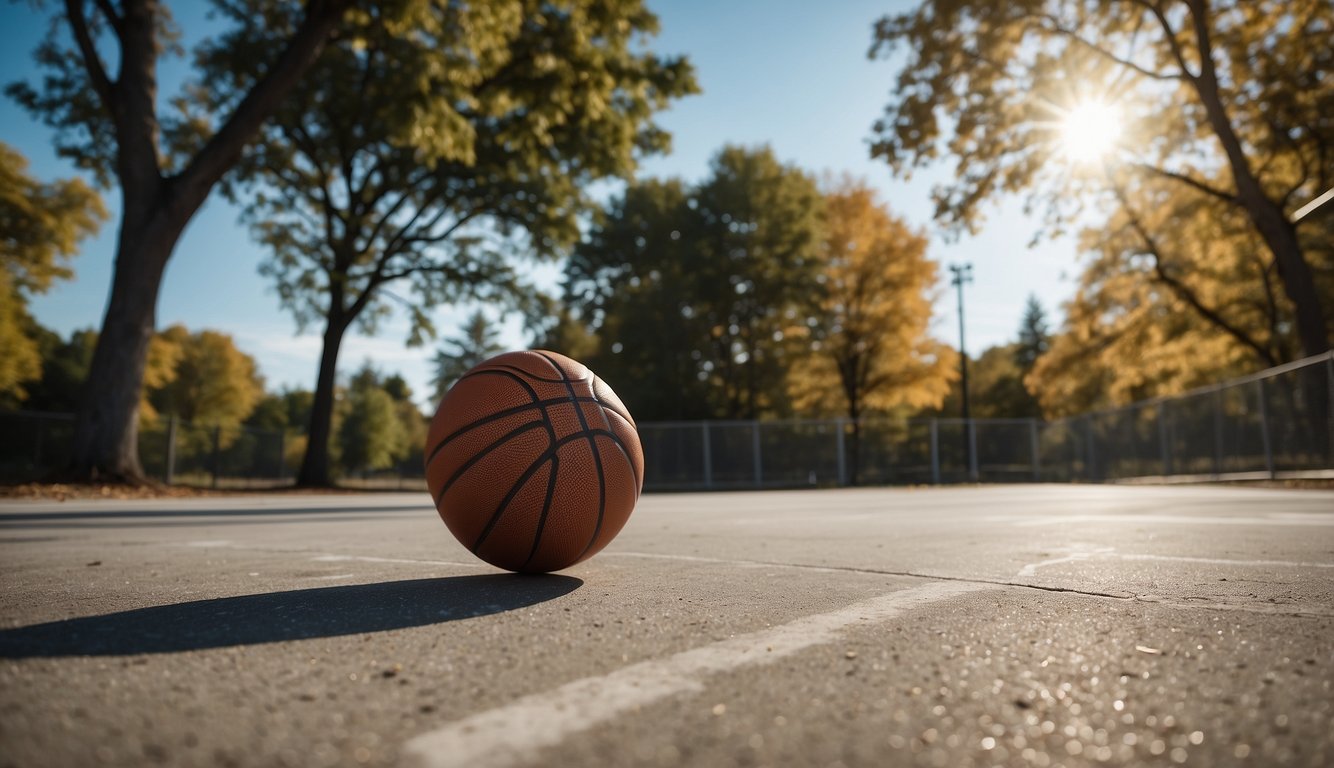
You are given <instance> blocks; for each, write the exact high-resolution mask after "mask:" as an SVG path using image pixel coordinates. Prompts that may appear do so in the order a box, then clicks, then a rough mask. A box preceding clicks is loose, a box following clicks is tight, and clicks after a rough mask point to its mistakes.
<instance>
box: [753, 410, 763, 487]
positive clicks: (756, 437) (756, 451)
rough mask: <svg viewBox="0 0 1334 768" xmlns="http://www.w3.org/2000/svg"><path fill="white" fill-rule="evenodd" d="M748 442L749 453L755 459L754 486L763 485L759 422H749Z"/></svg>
mask: <svg viewBox="0 0 1334 768" xmlns="http://www.w3.org/2000/svg"><path fill="white" fill-rule="evenodd" d="M750 444H751V453H752V454H753V456H754V459H755V487H756V488H762V487H763V486H764V461H763V459H761V458H760V422H759V421H752V422H751V423H750Z"/></svg>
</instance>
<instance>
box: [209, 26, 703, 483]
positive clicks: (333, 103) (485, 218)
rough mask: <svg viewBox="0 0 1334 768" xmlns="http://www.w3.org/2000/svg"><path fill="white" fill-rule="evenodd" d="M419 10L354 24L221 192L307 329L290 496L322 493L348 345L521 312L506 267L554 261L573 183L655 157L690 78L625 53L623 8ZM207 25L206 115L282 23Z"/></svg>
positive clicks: (243, 80)
mask: <svg viewBox="0 0 1334 768" xmlns="http://www.w3.org/2000/svg"><path fill="white" fill-rule="evenodd" d="M425 6H426V7H427V9H428V12H423V13H418V14H413V15H411V18H410V20H405V19H403V18H401V17H399V16H397V15H396V14H395V13H393V12H392V11H391V10H386V9H381V8H379V7H377V6H370V7H367V8H365V9H363V11H362V12H360V13H358V14H357V15H356V16H355V20H354V23H353V24H352V25H351V27H350V29H349V30H347V31H346V32H345V34H344V35H343V36H342V37H341V38H340V39H339V40H338V41H336V42H335V44H333V45H330V46H329V47H328V48H327V49H325V51H324V54H323V55H322V56H321V58H320V59H319V61H318V62H317V63H316V64H315V66H314V68H313V70H312V73H311V76H310V78H309V80H308V87H306V88H303V89H302V90H301V91H300V93H298V94H296V95H295V96H294V97H293V98H292V99H289V100H288V101H287V102H286V103H285V104H284V105H283V106H282V107H281V108H280V109H279V111H278V112H277V114H276V116H275V119H274V120H273V122H272V123H271V125H270V126H268V127H267V128H265V129H264V131H263V134H262V136H261V141H259V142H258V143H257V144H256V146H255V148H254V149H253V151H252V152H250V153H249V154H248V156H247V158H246V160H245V161H244V162H243V163H242V164H241V165H240V166H238V172H237V174H236V175H235V176H234V177H233V178H232V181H231V184H232V186H231V187H230V189H231V190H232V191H233V192H235V193H237V194H238V199H239V200H240V201H241V202H242V203H243V205H244V206H245V210H246V214H245V216H246V220H247V221H248V222H249V223H250V225H251V228H252V231H253V232H254V234H255V236H256V237H257V239H259V240H260V241H261V242H262V243H263V244H264V245H266V246H267V247H268V248H269V249H270V250H271V251H272V258H271V259H270V260H269V261H268V262H267V263H266V264H265V266H264V267H263V271H264V272H265V273H266V274H267V275H269V276H270V277H271V278H273V280H274V282H275V284H276V285H277V287H278V292H279V296H280V298H281V300H282V302H283V304H284V306H285V307H286V308H288V309H289V310H291V311H292V312H293V314H294V315H295V317H296V319H297V321H298V324H301V325H304V324H306V323H312V322H319V323H322V324H323V326H324V358H325V359H324V360H323V361H322V363H321V370H320V373H319V376H318V378H317V382H316V387H315V406H314V411H313V419H315V422H313V423H312V426H311V429H310V437H311V439H310V446H309V450H308V455H307V462H306V464H304V465H303V469H302V472H301V482H303V483H307V484H323V483H325V482H327V481H328V477H327V475H328V472H327V466H328V461H327V457H326V456H324V455H323V450H324V449H323V446H324V445H325V444H326V443H327V437H328V425H329V419H330V418H331V415H330V414H331V413H332V407H333V394H332V393H333V386H334V384H333V382H334V377H335V375H336V364H337V356H338V351H339V344H340V343H341V340H342V337H343V335H344V334H345V332H346V331H347V329H348V328H349V327H350V326H351V325H352V324H354V323H356V324H358V325H359V326H360V327H361V328H362V329H363V330H364V331H373V330H374V329H375V327H376V324H377V321H378V320H380V319H382V318H383V317H384V316H385V315H386V314H388V313H389V312H390V311H392V307H393V306H398V307H402V308H405V309H406V310H407V312H408V315H409V317H410V319H411V324H412V327H411V333H410V339H409V341H410V342H412V343H418V342H421V341H423V340H424V339H425V338H426V337H428V336H431V335H433V334H434V328H433V325H432V312H431V310H432V309H433V308H434V307H436V306H438V305H440V304H449V303H455V302H459V301H463V300H472V299H481V300H485V301H488V302H491V303H495V304H509V305H511V306H521V305H523V304H524V303H526V302H528V301H529V300H530V299H531V294H532V291H531V289H530V288H529V287H528V286H527V285H526V284H525V282H524V280H523V279H522V277H521V274H520V272H521V270H519V269H518V267H517V265H520V264H522V263H523V262H524V261H526V260H528V259H531V258H534V257H537V258H541V257H545V256H553V255H555V254H557V253H560V252H563V251H564V250H565V249H568V248H569V247H570V246H571V245H572V244H573V242H574V241H575V240H576V239H577V238H578V235H579V228H578V220H579V217H580V216H581V215H583V214H584V213H585V212H586V211H587V210H589V208H590V206H591V200H590V199H589V198H588V196H587V193H586V191H585V188H586V187H587V186H588V184H590V183H591V182H593V181H595V180H598V179H602V178H606V177H614V176H625V175H629V174H630V173H632V172H633V170H634V168H635V164H636V162H637V159H638V158H639V157H640V156H641V155H643V154H645V153H651V152H657V151H661V150H664V149H666V147H667V141H668V137H667V135H666V134H665V133H664V132H663V131H662V130H661V129H659V128H658V127H657V126H656V125H654V123H653V122H652V118H653V115H654V113H655V112H657V111H658V110H660V109H662V108H663V107H665V106H666V105H667V104H668V103H669V101H670V100H671V99H673V98H676V97H679V96H683V95H685V94H688V93H691V92H693V91H694V89H695V86H694V79H693V75H692V71H691V68H690V66H689V64H688V63H687V62H685V61H684V60H683V59H679V58H664V57H660V56H658V55H656V54H654V53H652V52H650V51H648V50H647V49H645V48H644V47H643V46H641V45H638V44H637V43H636V41H637V40H640V39H642V38H643V37H645V36H647V35H651V34H653V33H654V32H655V31H656V29H657V19H656V17H654V16H653V15H652V14H651V13H650V12H649V11H648V10H647V9H646V8H645V7H644V6H643V4H642V3H640V2H626V1H624V0H578V1H577V2H570V3H562V4H550V3H545V2H539V1H538V0H491V1H490V2H480V3H470V4H466V5H464V4H456V3H443V2H441V3H435V2H432V3H426V4H425ZM224 11H225V13H226V14H227V15H228V16H229V17H230V18H232V19H233V20H235V22H236V26H235V28H234V29H235V31H234V32H232V33H230V34H228V35H225V36H223V37H222V38H220V39H219V40H218V41H217V42H216V43H215V44H211V45H209V46H206V47H204V48H203V49H202V51H201V54H200V58H199V62H200V70H201V72H203V73H205V74H204V79H203V81H202V82H201V83H200V84H199V85H198V86H197V88H196V90H198V91H199V92H207V93H209V94H211V95H212V98H213V99H214V100H215V101H216V103H215V104H213V105H211V108H213V109H215V110H216V109H222V108H225V107H226V106H227V105H228V104H229V103H230V101H231V100H233V99H235V98H238V97H239V95H241V94H244V93H246V92H247V91H248V89H249V88H250V87H251V83H252V82H254V81H255V80H256V78H258V77H259V76H260V74H261V73H262V71H263V69H262V62H263V61H264V60H265V56H266V51H268V50H270V49H271V47H272V45H273V42H274V39H275V38H281V37H282V36H283V35H285V34H287V33H288V30H289V29H290V28H291V27H292V26H293V25H294V24H295V22H296V19H295V18H294V16H293V14H292V12H291V9H288V8H285V7H282V8H276V9H275V8H273V7H271V4H269V3H267V2H264V0H244V1H241V0H238V2H235V3H232V4H229V5H227V6H226V7H225V8H224ZM204 83H207V88H205V86H204ZM370 114H373V115H375V116H376V117H375V119H374V120H367V119H365V116H366V115H370ZM242 192H244V193H245V194H244V196H240V193H242ZM391 284H401V285H402V286H403V287H405V288H406V289H408V290H409V291H410V292H411V294H410V295H408V294H406V293H404V292H401V291H400V292H393V291H391V290H390V289H389V286H391Z"/></svg>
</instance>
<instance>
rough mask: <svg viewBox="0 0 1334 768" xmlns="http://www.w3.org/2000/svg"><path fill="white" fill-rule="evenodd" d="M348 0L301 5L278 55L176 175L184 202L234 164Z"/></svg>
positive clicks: (195, 199) (196, 200) (197, 200)
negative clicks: (297, 22) (297, 23)
mask: <svg viewBox="0 0 1334 768" xmlns="http://www.w3.org/2000/svg"><path fill="white" fill-rule="evenodd" d="M350 4H351V0H311V1H310V2H309V3H308V4H307V5H306V11H305V15H304V17H303V18H302V20H301V25H300V26H299V27H297V30H296V32H295V33H294V34H293V35H292V37H291V39H290V40H289V41H288V44H287V47H286V48H284V49H283V52H282V53H281V54H280V55H279V56H278V60H277V61H276V62H274V64H273V66H272V67H271V68H270V69H269V71H268V72H267V73H265V75H264V76H263V77H262V78H260V80H259V82H257V83H255V85H254V86H253V87H251V89H250V91H249V92H248V93H246V95H245V98H243V99H241V103H240V104H237V105H236V108H235V109H234V110H233V111H232V113H231V115H230V116H228V117H227V119H226V120H225V121H224V122H223V124H222V127H221V128H220V129H219V130H218V132H217V133H215V134H213V137H212V138H210V139H209V141H208V143H207V144H205V145H204V147H203V148H202V149H200V150H199V152H197V153H196V154H195V156H194V157H193V158H191V159H190V162H189V163H188V164H187V165H186V166H185V168H184V169H182V170H181V172H180V173H179V174H178V175H177V179H178V180H179V182H180V184H179V186H180V190H181V194H182V196H183V197H184V198H185V199H184V200H183V201H182V203H183V204H184V207H186V208H189V209H191V210H193V208H196V207H198V205H199V204H201V203H202V202H203V200H204V198H205V197H207V195H208V192H209V190H210V189H212V187H213V185H214V184H215V183H216V182H217V181H218V179H220V178H222V175H223V174H224V173H226V172H227V169H229V168H231V167H232V165H234V164H235V163H236V160H237V158H238V157H240V155H241V150H242V149H244V148H245V145H246V144H247V143H248V142H249V141H250V140H251V139H252V138H254V136H255V134H256V133H257V132H258V131H259V128H260V125H261V124H262V123H263V122H264V120H266V119H267V118H268V117H269V116H270V115H271V114H273V111H274V110H275V109H276V108H277V106H278V104H279V102H281V101H282V99H283V97H285V96H286V95H287V94H288V93H289V92H290V91H291V90H292V89H293V88H294V87H295V86H296V84H297V82H298V81H300V79H301V77H302V76H303V75H304V74H305V73H306V71H307V70H308V69H310V66H311V65H312V64H314V63H315V60H316V59H317V58H318V57H319V55H320V52H321V51H322V50H323V49H324V45H325V43H326V41H327V40H328V38H329V34H330V32H331V31H332V30H333V28H334V25H335V24H337V23H338V21H339V20H340V19H341V18H342V15H343V11H344V10H346V8H347V7H348V6H349V5H350ZM192 204H193V205H192Z"/></svg>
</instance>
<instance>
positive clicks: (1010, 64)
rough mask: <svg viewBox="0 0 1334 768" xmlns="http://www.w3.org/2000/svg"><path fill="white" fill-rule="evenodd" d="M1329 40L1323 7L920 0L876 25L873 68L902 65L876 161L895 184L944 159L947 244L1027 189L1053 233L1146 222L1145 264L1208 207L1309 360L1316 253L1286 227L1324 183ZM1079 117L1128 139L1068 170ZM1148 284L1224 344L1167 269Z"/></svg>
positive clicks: (1313, 233) (1131, 0)
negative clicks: (1244, 234)
mask: <svg viewBox="0 0 1334 768" xmlns="http://www.w3.org/2000/svg"><path fill="white" fill-rule="evenodd" d="M1332 30H1334V6H1331V5H1330V4H1329V3H1328V2H1326V1H1325V0H1293V1H1292V2H1287V1H1280V0H1259V1H1258V2H1250V1H1249V0H1248V1H1247V2H1241V1H1240V0H1216V1H1215V2H1206V0H1152V1H1148V0H1021V1H1020V2H1011V3H991V2H956V1H955V0H925V2H922V3H920V4H919V5H917V6H916V7H915V8H914V9H912V10H910V11H908V12H906V13H903V14H899V15H897V16H891V17H886V18H884V19H882V20H881V21H880V22H879V23H878V24H877V26H876V29H875V43H874V45H873V48H872V55H875V56H879V55H888V54H890V53H892V52H894V51H900V50H903V51H906V52H907V60H906V61H907V63H906V65H905V66H904V67H903V68H902V69H901V70H900V72H899V74H898V78H897V81H896V83H895V86H894V89H893V94H892V100H891V103H890V104H889V106H888V108H887V110H886V113H885V116H884V117H883V118H882V119H881V120H880V121H879V122H878V123H877V124H876V126H875V136H874V143H873V153H874V154H875V156H877V157H880V158H883V159H884V160H885V161H886V162H888V163H889V164H890V165H891V167H893V168H894V169H896V170H897V171H900V172H905V173H906V172H910V171H911V170H912V169H913V168H916V167H919V166H922V165H925V164H928V163H932V162H935V161H937V160H939V159H942V158H946V157H947V158H949V159H950V160H951V162H952V163H953V170H954V173H953V177H952V179H951V180H950V181H948V182H946V183H945V184H942V185H941V186H940V187H939V188H938V189H937V191H936V194H935V201H936V216H937V219H938V220H940V221H941V222H942V223H944V224H945V225H946V226H947V227H949V228H951V229H953V230H954V231H959V230H966V229H970V228H973V227H974V226H975V225H976V224H977V222H978V221H979V219H980V218H981V216H982V211H983V208H984V204H985V203H986V202H987V201H989V200H991V199H994V198H996V197H997V196H999V195H1002V194H1006V193H1017V192H1026V193H1027V196H1028V202H1029V205H1030V207H1032V208H1034V209H1040V210H1043V211H1045V215H1046V219H1047V222H1048V223H1049V224H1050V225H1051V228H1052V229H1060V228H1061V227H1063V226H1067V225H1069V224H1070V223H1071V222H1073V221H1076V220H1077V216H1078V215H1079V214H1080V213H1081V212H1082V211H1083V210H1084V209H1085V206H1089V205H1090V204H1092V205H1091V207H1090V208H1088V213H1087V215H1090V216H1094V215H1096V212H1095V211H1096V210H1112V211H1115V212H1118V214H1117V215H1120V216H1122V217H1132V216H1133V217H1136V218H1138V219H1139V220H1140V222H1141V223H1143V224H1145V225H1146V227H1145V229H1144V231H1142V232H1136V233H1135V236H1136V238H1137V240H1138V241H1139V244H1138V246H1137V248H1138V249H1139V250H1140V251H1141V252H1143V251H1146V250H1149V249H1151V248H1153V247H1154V246H1153V243H1158V244H1159V247H1160V248H1163V249H1172V248H1177V247H1184V246H1186V245H1187V244H1184V243H1181V242H1175V241H1179V240H1180V239H1181V236H1180V234H1179V232H1178V231H1177V230H1176V229H1175V228H1174V222H1175V221H1176V220H1177V219H1178V218H1185V219H1189V218H1191V217H1192V216H1193V215H1194V214H1193V211H1195V210H1196V209H1198V208H1199V207H1200V206H1201V205H1206V204H1207V205H1209V206H1211V207H1212V209H1213V212H1214V213H1213V216H1214V218H1213V219H1212V221H1213V222H1214V226H1213V229H1215V230H1217V231H1227V232H1234V231H1236V230H1237V229H1239V228H1244V229H1245V230H1247V231H1248V232H1249V234H1250V236H1251V238H1252V239H1251V243H1250V246H1251V247H1252V248H1254V249H1256V250H1255V252H1256V253H1260V254H1263V255H1262V256H1261V261H1262V265H1261V266H1262V267H1263V270H1262V271H1263V273H1265V274H1267V275H1269V276H1270V277H1269V278H1268V279H1267V283H1265V284H1262V281H1261V280H1260V279H1259V278H1258V277H1257V275H1256V274H1255V273H1253V272H1252V273H1249V274H1247V275H1246V276H1245V277H1246V279H1247V281H1248V286H1249V289H1250V290H1251V291H1252V294H1253V296H1256V295H1259V294H1261V293H1262V292H1263V291H1264V290H1267V289H1268V290H1276V291H1277V292H1278V293H1279V294H1280V295H1281V297H1282V301H1283V302H1286V303H1287V304H1289V305H1290V307H1291V324H1290V326H1288V327H1287V328H1286V329H1285V333H1286V334H1288V335H1290V336H1291V341H1289V342H1285V344H1286V345H1287V346H1288V347H1289V348H1291V349H1295V350H1300V351H1301V352H1303V353H1305V354H1315V353H1317V352H1321V351H1323V350H1325V349H1328V348H1329V339H1330V326H1329V322H1330V320H1331V316H1330V312H1331V308H1330V307H1329V306H1328V300H1329V296H1330V295H1332V294H1331V292H1330V290H1329V280H1330V278H1329V275H1328V272H1327V271H1324V270H1323V269H1322V266H1321V259H1322V258H1323V257H1321V256H1318V255H1317V252H1320V251H1322V250H1323V251H1324V252H1327V249H1328V246H1327V245H1323V244H1321V242H1320V241H1321V231H1322V228H1320V227H1317V226H1314V225H1313V224H1312V223H1310V222H1307V221H1298V220H1297V218H1296V216H1295V212H1296V210H1297V209H1298V208H1299V207H1300V206H1301V205H1302V204H1304V203H1305V202H1306V201H1308V200H1310V199H1312V198H1314V197H1315V196H1316V195H1318V194H1320V193H1321V192H1323V191H1324V190H1326V189H1328V188H1329V187H1330V186H1332V185H1334V109H1331V106H1334V78H1332V77H1331V76H1330V75H1331V71H1332V70H1334V55H1332V54H1331V53H1330V51H1331V50H1334V45H1330V44H1329V43H1330V41H1331V40H1332V39H1334V31H1332ZM1321 42H1323V43H1324V44H1323V45H1322V44H1320V43H1321ZM1090 103H1098V104H1101V105H1102V108H1103V111H1104V112H1105V113H1106V114H1108V115H1113V116H1115V115H1119V116H1120V117H1119V120H1120V121H1121V122H1122V123H1123V126H1122V128H1123V130H1122V133H1123V139H1122V141H1121V142H1120V143H1119V145H1118V146H1116V147H1115V148H1113V150H1112V151H1111V153H1110V154H1108V155H1107V156H1105V157H1103V158H1101V159H1100V160H1099V161H1097V162H1087V163H1083V164H1079V163H1074V162H1071V161H1070V160H1068V159H1066V158H1062V157H1061V154H1062V153H1061V146H1060V141H1059V136H1060V134H1061V132H1062V129H1063V127H1064V126H1063V123H1064V121H1065V120H1066V119H1068V118H1069V116H1070V115H1072V114H1076V113H1077V112H1078V111H1079V110H1080V109H1081V108H1083V107H1085V106H1086V105H1088V104H1090ZM1150 212H1153V214H1154V215H1152V216H1150V215H1149V213H1150ZM1146 277H1147V278H1148V279H1150V280H1152V281H1155V282H1158V283H1160V284H1161V285H1160V287H1162V288H1166V289H1168V290H1169V291H1171V292H1173V293H1174V294H1175V295H1176V296H1177V299H1178V300H1180V301H1182V302H1184V303H1185V304H1186V306H1187V308H1188V309H1189V310H1190V311H1192V312H1195V313H1196V314H1198V315H1199V316H1200V317H1201V318H1203V320H1204V322H1205V323H1206V324H1208V325H1211V326H1213V329H1214V330H1213V332H1214V333H1215V334H1228V333H1230V332H1229V331H1228V330H1227V329H1226V328H1225V327H1223V326H1221V325H1219V324H1218V323H1217V322H1216V320H1215V318H1213V317H1211V316H1210V314H1209V313H1208V312H1202V311H1201V307H1198V306H1195V305H1194V303H1193V302H1191V300H1190V299H1189V298H1188V297H1186V296H1185V295H1184V294H1183V293H1182V292H1181V291H1179V290H1177V288H1176V286H1174V285H1173V283H1172V282H1171V278H1172V277H1174V275H1172V274H1171V273H1170V272H1169V274H1168V279H1167V280H1164V276H1163V275H1162V274H1160V273H1157V272H1150V273H1148V274H1147V275H1146ZM1175 277H1180V275H1179V274H1178V275H1175ZM1200 293H1201V292H1197V296H1198V295H1199V294H1200ZM1262 301H1263V299H1262ZM1221 306H1222V305H1217V304H1205V305H1204V308H1205V309H1208V310H1211V311H1213V312H1214V313H1215V314H1217V313H1218V310H1219V309H1220V307H1221ZM1239 341H1240V340H1239Z"/></svg>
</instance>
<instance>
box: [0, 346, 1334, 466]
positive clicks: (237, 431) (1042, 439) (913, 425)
mask: <svg viewBox="0 0 1334 768" xmlns="http://www.w3.org/2000/svg"><path fill="white" fill-rule="evenodd" d="M1332 406H1334V352H1331V353H1326V354H1324V355H1318V356H1316V357H1311V358H1307V359H1305V360H1299V361H1297V362H1294V363H1290V364H1288V365H1284V366H1280V367H1278V368H1272V369H1269V370H1267V371H1262V372H1260V373H1257V374H1255V375H1252V376H1247V377H1245V378H1241V379H1237V380H1234V381H1229V382H1226V383H1223V384H1219V385H1215V386H1211V387H1205V388H1202V389H1198V390H1194V391H1192V392H1187V393H1184V394H1181V395H1175V396H1172V397H1165V398H1159V399H1156V400H1149V401H1145V402H1140V403H1134V404H1132V405H1128V406H1125V407H1122V408H1115V409H1108V410H1102V411H1095V412H1092V413H1087V414H1083V415H1081V416H1077V417H1074V418H1069V419H1060V420H1057V421H1052V422H1044V421H1041V420H1038V419H970V420H967V421H965V420H963V419H909V420H875V419H868V420H863V421H862V422H860V423H858V424H854V423H853V422H851V421H849V420H847V419H825V420H815V419H793V420H783V421H696V422H677V423H645V424H641V425H640V426H639V434H640V438H641V439H642V441H643V444H644V456H645V462H646V467H645V483H644V487H645V489H646V490H651V491H678V490H725V489H748V488H798V487H834V486H846V485H905V484H906V485H924V484H944V483H961V482H986V483H1014V482H1111V481H1126V482H1199V481H1207V480H1268V479H1277V480H1283V479H1298V478H1320V479H1334V407H1332ZM73 426H74V420H73V417H72V416H70V415H68V414H43V413H27V412H17V413H4V414H0V435H3V439H0V482H5V483H16V482H27V481H31V480H40V479H42V478H43V477H46V476H48V475H50V474H51V473H52V472H54V471H57V470H59V469H60V468H62V467H64V466H66V465H67V464H68V461H69V455H68V451H69V444H70V438H71V437H72V434H73ZM292 439H293V437H292V436H291V435H288V434H285V433H283V432H281V431H277V430H264V429H255V428H250V427H230V428H222V427H206V426H198V425H190V424H186V423H184V422H179V421H176V420H174V419H159V420H157V421H156V422H154V423H152V424H147V425H145V426H144V427H143V428H142V429H141V430H140V433H139V455H140V458H141V461H142V462H143V466H144V471H145V472H146V473H147V474H149V475H150V476H152V477H155V478H158V479H160V480H162V481H163V482H166V483H180V484H188V485H195V486H203V487H214V488H238V487H256V488H261V487H270V486H281V485H285V484H288V483H290V482H291V480H292V477H293V475H294V474H295V467H294V466H292V465H290V464H289V462H290V461H292V460H293V459H294V458H295V457H290V456H287V455H286V454H287V453H288V450H287V449H288V447H289V443H288V441H289V440H292ZM341 482H342V483H343V484H344V485H347V486H350V487H359V488H367V489H371V488H398V489H404V490H407V489H414V490H415V489H422V488H425V482H424V480H423V479H422V474H421V469H420V467H418V466H416V465H415V464H405V465H403V466H399V467H395V468H393V469H390V470H384V471H379V472H375V473H368V474H365V475H356V476H350V477H345V478H342V480H341Z"/></svg>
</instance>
